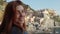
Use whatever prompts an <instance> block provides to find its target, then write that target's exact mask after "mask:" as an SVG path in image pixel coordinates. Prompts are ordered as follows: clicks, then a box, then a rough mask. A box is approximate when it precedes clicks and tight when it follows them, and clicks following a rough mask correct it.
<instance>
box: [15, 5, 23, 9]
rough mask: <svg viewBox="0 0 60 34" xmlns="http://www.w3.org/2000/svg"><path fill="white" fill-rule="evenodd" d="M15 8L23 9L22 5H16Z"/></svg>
mask: <svg viewBox="0 0 60 34" xmlns="http://www.w3.org/2000/svg"><path fill="white" fill-rule="evenodd" d="M16 8H17V9H20V10H23V9H24V7H23V6H22V5H18V6H17V7H16Z"/></svg>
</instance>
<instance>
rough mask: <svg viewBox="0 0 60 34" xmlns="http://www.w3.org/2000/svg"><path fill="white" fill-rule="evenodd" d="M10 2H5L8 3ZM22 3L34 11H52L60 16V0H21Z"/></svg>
mask: <svg viewBox="0 0 60 34" xmlns="http://www.w3.org/2000/svg"><path fill="white" fill-rule="evenodd" d="M10 1H12V0H7V2H10ZM21 1H22V2H23V3H25V4H27V5H29V6H30V7H31V8H32V9H34V10H40V9H46V8H48V9H54V10H56V13H57V14H59V15H60V0H27V1H26V0H21Z"/></svg>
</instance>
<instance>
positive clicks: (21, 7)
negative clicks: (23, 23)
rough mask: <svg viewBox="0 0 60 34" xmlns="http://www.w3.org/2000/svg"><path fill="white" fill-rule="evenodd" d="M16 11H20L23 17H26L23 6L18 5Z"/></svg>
mask: <svg viewBox="0 0 60 34" xmlns="http://www.w3.org/2000/svg"><path fill="white" fill-rule="evenodd" d="M16 10H17V11H19V13H20V14H21V15H22V16H25V11H24V7H23V6H22V5H18V6H17V7H16Z"/></svg>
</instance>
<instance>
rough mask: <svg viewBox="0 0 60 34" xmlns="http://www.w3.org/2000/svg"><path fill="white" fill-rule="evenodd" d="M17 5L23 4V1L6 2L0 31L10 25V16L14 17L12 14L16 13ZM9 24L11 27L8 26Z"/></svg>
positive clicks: (5, 29)
mask: <svg viewBox="0 0 60 34" xmlns="http://www.w3.org/2000/svg"><path fill="white" fill-rule="evenodd" d="M18 5H23V3H22V2H21V1H12V2H9V3H8V4H7V6H6V8H5V13H4V16H3V21H2V24H1V26H0V33H1V31H7V30H8V29H10V28H11V27H12V23H10V21H11V19H12V18H14V15H15V13H16V6H18ZM9 24H10V26H11V27H9V26H8V25H9Z"/></svg>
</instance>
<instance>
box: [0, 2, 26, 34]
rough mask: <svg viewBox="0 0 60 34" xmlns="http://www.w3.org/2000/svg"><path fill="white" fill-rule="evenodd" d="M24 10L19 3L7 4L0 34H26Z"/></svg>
mask: <svg viewBox="0 0 60 34" xmlns="http://www.w3.org/2000/svg"><path fill="white" fill-rule="evenodd" d="M25 15H26V8H25V6H24V5H23V3H22V2H21V1H12V2H9V3H8V5H7V6H6V8H5V13H4V17H3V21H2V24H1V27H0V34H27V33H26V24H25Z"/></svg>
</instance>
